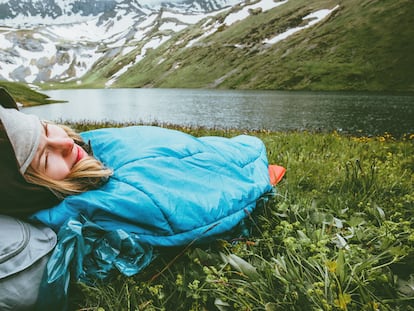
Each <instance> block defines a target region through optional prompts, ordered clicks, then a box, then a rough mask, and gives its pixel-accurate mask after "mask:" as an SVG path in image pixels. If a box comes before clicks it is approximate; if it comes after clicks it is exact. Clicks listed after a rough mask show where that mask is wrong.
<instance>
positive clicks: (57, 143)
mask: <svg viewBox="0 0 414 311" xmlns="http://www.w3.org/2000/svg"><path fill="white" fill-rule="evenodd" d="M74 143H75V142H74V141H73V139H72V138H69V137H62V138H53V139H50V140H49V148H50V149H52V150H54V151H57V152H61V153H62V156H64V157H65V156H67V155H68V154H70V152H71V151H72V149H73V145H74Z"/></svg>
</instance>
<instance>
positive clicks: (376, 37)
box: [0, 0, 414, 91]
mask: <svg viewBox="0 0 414 311" xmlns="http://www.w3.org/2000/svg"><path fill="white" fill-rule="evenodd" d="M102 2H105V4H103V3H102ZM40 3H41V5H40ZM140 3H141V2H138V1H127V0H108V1H98V0H91V1H86V0H84V1H81V0H60V1H58V0H48V1H35V0H32V1H29V0H26V1H15V0H11V1H6V2H5V1H1V0H0V14H2V15H1V16H7V17H8V19H2V20H1V23H2V24H3V25H5V26H3V27H1V28H0V46H1V49H0V79H2V80H7V81H21V82H26V83H35V84H39V85H42V87H44V88H56V87H195V88H200V87H201V88H237V89H288V90H364V91H365V90H366V91H414V71H413V70H412V68H414V56H413V55H414V43H413V40H412V38H413V35H414V30H412V27H411V26H412V25H413V17H412V16H414V6H412V5H411V0H397V1H396V0H382V1H378V0H317V1H307V0H283V1H277V0H253V1H246V2H237V1H236V2H226V1H225V0H221V1H213V0H210V1H206V0H193V1H192V0H184V1H180V2H177V1H175V2H168V1H164V2H163V1H158V2H152V4H149V3H143V2H142V4H140ZM18 4H19V5H18ZM3 5H7V6H3ZM4 8H7V10H6V9H4ZM46 8H48V9H46ZM6 13H7V14H6ZM29 20H30V22H29ZM49 21H50V22H49ZM16 25H18V26H16Z"/></svg>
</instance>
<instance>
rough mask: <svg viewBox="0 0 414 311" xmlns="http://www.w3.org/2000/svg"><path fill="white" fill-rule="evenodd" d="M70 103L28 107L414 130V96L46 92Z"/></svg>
mask: <svg viewBox="0 0 414 311" xmlns="http://www.w3.org/2000/svg"><path fill="white" fill-rule="evenodd" d="M45 93H46V94H47V95H49V96H50V97H51V98H52V99H57V100H65V101H67V103H63V104H51V105H44V106H37V107H30V108H25V109H24V110H25V112H27V113H33V114H36V115H38V116H39V117H41V118H44V119H48V120H54V121H85V120H88V121H98V122H100V121H114V122H142V123H150V122H158V123H161V124H162V123H172V124H179V125H193V126H205V127H219V128H242V129H268V130H276V131H280V130H282V131H285V130H304V129H306V130H323V131H332V130H339V131H342V132H345V133H352V134H362V135H381V134H383V133H385V132H388V133H391V134H393V135H395V136H400V135H402V134H405V133H414V96H412V95H384V94H372V93H368V94H365V93H325V92H281V91H236V90H203V89H86V90H85V89H79V90H53V91H48V92H45Z"/></svg>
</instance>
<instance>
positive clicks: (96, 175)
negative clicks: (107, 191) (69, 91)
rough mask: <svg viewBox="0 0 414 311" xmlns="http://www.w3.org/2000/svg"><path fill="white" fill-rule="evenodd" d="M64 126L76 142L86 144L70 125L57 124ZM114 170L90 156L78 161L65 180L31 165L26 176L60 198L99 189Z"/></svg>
mask: <svg viewBox="0 0 414 311" xmlns="http://www.w3.org/2000/svg"><path fill="white" fill-rule="evenodd" d="M56 125H58V126H60V127H61V128H63V129H64V130H65V132H66V133H67V134H68V136H69V137H70V138H72V139H73V140H74V141H75V143H76V144H78V145H80V146H85V145H86V144H85V142H84V141H83V139H82V138H81V137H80V135H79V134H78V133H76V132H75V131H74V130H73V129H71V128H70V127H68V126H65V125H61V124H56ZM110 175H112V171H111V170H110V169H108V168H106V167H105V166H104V165H103V163H101V162H100V161H99V160H97V159H95V158H94V157H93V156H88V157H86V158H84V159H82V160H80V161H79V162H78V163H76V164H75V165H74V166H73V168H72V170H71V172H70V173H69V175H68V176H66V177H65V178H64V179H63V180H54V179H52V178H50V177H48V176H45V175H44V174H42V173H40V172H37V171H35V170H34V169H33V168H32V167H31V166H29V168H28V169H27V171H26V173H25V175H24V177H25V179H26V180H27V181H28V182H30V183H33V184H36V185H39V186H43V187H46V188H49V189H50V190H51V191H52V192H53V193H54V194H55V195H56V196H57V197H58V198H60V199H63V198H64V197H65V196H68V195H72V194H79V193H82V192H85V191H88V190H92V189H97V188H99V187H100V186H102V185H103V184H104V183H105V182H106V180H107V179H108V177H109V176H110Z"/></svg>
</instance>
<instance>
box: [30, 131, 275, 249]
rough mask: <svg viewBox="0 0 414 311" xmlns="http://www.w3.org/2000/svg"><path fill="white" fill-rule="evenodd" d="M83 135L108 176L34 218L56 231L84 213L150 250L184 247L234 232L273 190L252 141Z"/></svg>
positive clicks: (262, 154) (162, 134)
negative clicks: (99, 184)
mask: <svg viewBox="0 0 414 311" xmlns="http://www.w3.org/2000/svg"><path fill="white" fill-rule="evenodd" d="M82 137H83V138H84V139H85V140H86V141H88V140H90V142H91V144H92V149H93V151H94V155H95V157H97V158H98V159H99V160H101V161H102V162H103V163H104V164H105V165H106V166H107V167H109V168H111V169H112V170H113V175H112V176H111V177H110V178H109V181H108V182H107V183H106V184H105V185H104V186H103V187H102V188H100V189H98V190H93V191H88V192H85V193H82V194H80V195H75V196H69V197H67V198H66V199H65V200H64V201H62V202H61V203H60V204H59V205H57V206H56V207H54V208H52V209H49V210H43V211H40V212H38V213H36V214H35V215H34V216H33V218H34V219H36V220H38V221H40V222H42V223H44V224H46V225H47V226H50V227H51V228H53V229H54V230H55V231H58V230H59V228H61V226H62V225H63V224H64V223H65V221H66V220H67V219H69V218H71V217H74V216H77V215H79V214H82V215H84V216H85V217H86V218H87V219H89V220H91V221H92V222H93V223H95V224H97V225H98V226H100V227H102V228H103V229H104V230H108V231H112V230H117V229H123V230H125V231H126V232H131V233H135V234H137V235H138V236H139V237H140V240H141V241H142V242H143V243H148V244H150V245H152V246H179V245H185V244H187V243H189V242H190V241H192V240H193V239H195V238H208V237H210V236H217V235H220V234H222V233H224V232H226V231H228V230H230V229H232V228H233V227H234V226H236V225H237V224H238V223H239V222H240V221H241V220H242V219H243V218H245V217H246V216H247V213H250V212H252V210H253V209H254V207H255V205H256V201H257V199H258V198H260V197H261V196H262V195H263V194H264V193H266V192H269V191H271V189H272V186H271V185H270V181H269V174H268V163H267V157H266V150H265V147H264V145H263V143H262V141H261V140H259V139H258V138H256V137H252V136H246V135H241V136H237V137H234V138H230V139H229V138H224V137H202V138H196V137H193V136H191V135H187V134H185V133H183V132H179V131H175V130H169V129H164V128H159V127H152V126H133V127H125V128H110V129H99V130H94V131H90V132H85V133H82ZM212 226H213V227H214V228H212V229H211V230H209V231H208V232H206V230H207V229H208V228H210V227H212ZM201 235H203V236H201Z"/></svg>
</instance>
